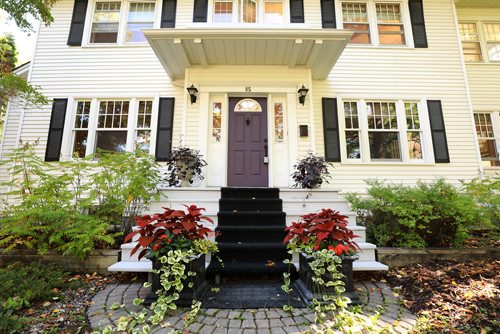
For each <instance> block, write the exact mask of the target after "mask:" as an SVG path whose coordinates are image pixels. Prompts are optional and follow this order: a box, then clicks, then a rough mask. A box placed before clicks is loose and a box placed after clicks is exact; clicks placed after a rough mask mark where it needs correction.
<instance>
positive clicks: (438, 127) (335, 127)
mask: <svg viewBox="0 0 500 334" xmlns="http://www.w3.org/2000/svg"><path fill="white" fill-rule="evenodd" d="M322 106H323V135H324V140H325V159H326V161H330V162H340V160H341V159H340V136H339V119H338V112H337V99H334V98H326V97H324V98H323V100H322ZM427 109H428V111H429V119H430V125H431V134H432V145H433V147H434V161H435V162H437V163H447V162H450V156H449V152H448V142H447V140H446V130H445V126H444V119H443V108H442V106H441V101H440V100H429V101H427Z"/></svg>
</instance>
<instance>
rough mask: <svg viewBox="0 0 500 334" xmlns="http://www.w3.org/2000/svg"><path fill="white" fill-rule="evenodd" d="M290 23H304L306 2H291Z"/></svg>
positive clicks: (294, 0) (297, 0) (302, 0)
mask: <svg viewBox="0 0 500 334" xmlns="http://www.w3.org/2000/svg"><path fill="white" fill-rule="evenodd" d="M290 23H304V0H290Z"/></svg>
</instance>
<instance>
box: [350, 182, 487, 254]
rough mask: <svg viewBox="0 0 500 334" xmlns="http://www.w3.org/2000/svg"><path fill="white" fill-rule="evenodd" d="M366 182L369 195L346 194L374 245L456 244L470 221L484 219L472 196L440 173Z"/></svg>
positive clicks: (463, 235) (444, 245)
mask: <svg viewBox="0 0 500 334" xmlns="http://www.w3.org/2000/svg"><path fill="white" fill-rule="evenodd" d="M366 182H367V183H368V185H369V186H370V188H369V190H368V195H369V196H363V197H362V196H359V195H356V194H349V195H348V196H347V198H348V200H349V202H350V203H351V206H352V208H353V209H354V210H356V211H357V212H358V214H359V216H360V218H361V219H362V222H363V223H364V225H365V226H366V233H367V239H368V240H369V241H371V242H374V243H376V244H377V245H378V246H385V247H418V248H422V247H451V246H459V245H460V244H461V243H462V242H463V240H464V239H465V238H466V237H468V235H469V234H468V232H469V228H470V227H473V226H475V225H478V224H480V223H481V222H484V221H485V218H484V215H482V213H481V208H480V206H478V205H477V202H476V201H475V199H474V197H473V196H470V194H468V193H467V192H465V191H462V190H460V189H459V188H457V187H455V186H453V185H451V184H448V183H446V182H445V181H444V180H443V179H439V180H436V181H434V182H432V183H425V182H418V183H417V185H416V186H405V185H400V184H384V183H383V182H381V181H373V180H371V181H366Z"/></svg>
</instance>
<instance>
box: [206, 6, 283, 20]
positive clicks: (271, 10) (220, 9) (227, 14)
mask: <svg viewBox="0 0 500 334" xmlns="http://www.w3.org/2000/svg"><path fill="white" fill-rule="evenodd" d="M284 12H285V9H284V2H283V0H269V1H268V0H214V1H213V3H212V14H211V15H212V22H213V23H238V22H239V23H269V24H280V23H284V22H285V18H284Z"/></svg>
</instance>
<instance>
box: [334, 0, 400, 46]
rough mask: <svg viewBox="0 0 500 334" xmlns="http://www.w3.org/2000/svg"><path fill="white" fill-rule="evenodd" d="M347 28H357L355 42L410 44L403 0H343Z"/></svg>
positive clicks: (343, 16) (344, 19)
mask: <svg viewBox="0 0 500 334" xmlns="http://www.w3.org/2000/svg"><path fill="white" fill-rule="evenodd" d="M341 4H342V23H343V28H344V29H354V33H353V35H352V37H351V40H350V42H351V43H354V44H372V43H373V44H376V45H406V44H407V43H406V37H405V21H404V15H403V11H402V8H403V4H402V2H395V1H387V2H378V1H357V2H351V1H342V2H341Z"/></svg>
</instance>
